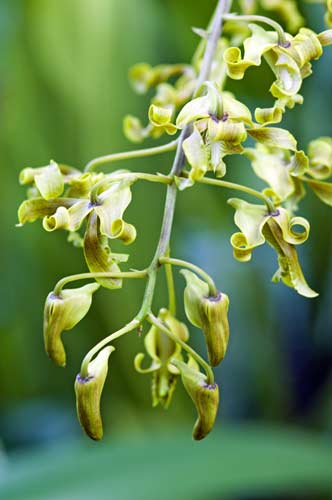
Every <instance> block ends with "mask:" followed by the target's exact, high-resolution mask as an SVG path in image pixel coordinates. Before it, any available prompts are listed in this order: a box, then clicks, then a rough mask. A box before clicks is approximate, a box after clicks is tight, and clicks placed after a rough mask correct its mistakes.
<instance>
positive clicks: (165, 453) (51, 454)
mask: <svg viewBox="0 0 332 500" xmlns="http://www.w3.org/2000/svg"><path fill="white" fill-rule="evenodd" d="M184 434H185V432H181V430H180V429H177V430H174V429H173V430H172V431H171V432H169V434H162V433H161V434H160V433H155V432H153V433H152V435H151V434H150V435H147V436H146V437H145V438H140V439H138V438H137V437H134V438H130V436H128V438H126V439H121V440H114V441H112V442H110V443H108V442H107V441H106V442H104V443H102V444H100V445H98V448H96V447H95V446H91V445H90V446H88V445H81V444H72V445H70V444H67V445H65V446H63V447H61V448H54V447H53V448H51V449H50V450H47V451H39V452H38V453H34V454H30V455H29V456H25V457H24V456H22V457H17V458H16V459H15V461H13V463H12V464H11V465H10V464H9V466H8V467H7V478H6V479H5V480H4V481H2V486H0V493H1V495H2V496H3V497H4V498H8V500H23V499H24V500H38V499H42V498H52V499H54V500H58V499H59V500H60V499H63V498H73V499H76V498H80V499H81V500H85V499H89V498H91V496H94V497H96V498H105V497H107V498H109V499H111V500H113V499H114V500H126V499H130V498H132V497H133V490H134V491H135V498H137V499H146V498H149V499H150V498H151V499H153V498H160V499H161V500H169V499H170V498H173V499H174V500H186V499H188V500H191V499H193V500H196V499H197V500H199V499H201V498H206V499H209V498H216V497H217V498H230V497H233V495H241V494H242V495H243V494H248V493H249V494H252V495H253V496H254V498H260V497H261V496H262V498H264V497H265V498H266V492H267V491H268V492H269V494H270V495H273V494H276V495H281V494H283V493H284V494H290V493H297V494H299V495H305V494H306V495H308V494H310V493H312V494H313V495H314V498H318V494H319V493H322V494H324V493H327V492H330V491H331V489H332V478H331V459H332V455H331V447H330V443H326V442H325V441H323V440H322V439H320V438H317V436H315V435H314V434H305V433H300V432H294V431H291V430H284V431H280V430H278V429H273V428H268V427H266V428H264V427H263V428H256V427H254V426H253V427H250V426H248V427H239V428H236V427H226V428H225V429H224V430H223V431H221V432H216V433H215V434H214V436H213V438H212V437H211V438H210V439H207V440H206V441H205V442H204V443H201V444H200V445H199V449H198V445H197V444H195V443H194V442H191V441H190V440H188V439H187V438H186V437H185V436H184ZM161 450H162V452H161ZM170 478H171V480H170ZM128 479H130V482H129V481H128Z"/></svg>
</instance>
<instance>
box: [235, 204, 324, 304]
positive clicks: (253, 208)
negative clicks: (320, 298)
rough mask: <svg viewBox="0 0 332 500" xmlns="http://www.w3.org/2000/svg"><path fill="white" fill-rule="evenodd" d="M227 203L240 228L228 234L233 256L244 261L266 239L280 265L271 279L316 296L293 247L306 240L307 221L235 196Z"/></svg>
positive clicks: (305, 293)
mask: <svg viewBox="0 0 332 500" xmlns="http://www.w3.org/2000/svg"><path fill="white" fill-rule="evenodd" d="M228 203H229V204H230V205H231V206H232V207H233V208H235V216H234V220H235V224H236V225H237V226H238V227H239V229H240V230H241V232H238V233H235V234H233V236H232V237H231V244H232V246H233V251H234V257H235V258H236V259H237V260H239V261H240V262H247V261H249V260H250V259H251V254H252V251H253V250H254V249H255V248H256V247H258V246H260V245H263V244H264V243H265V241H267V242H268V243H269V244H270V245H271V246H272V247H273V248H274V249H275V250H276V252H277V255H278V261H279V266H280V267H279V270H278V271H277V273H276V274H275V276H274V281H276V280H280V279H281V280H282V281H283V282H284V283H285V284H286V285H288V286H290V287H292V288H294V289H295V290H296V291H297V292H298V293H299V294H300V295H304V296H305V297H316V296H317V293H316V292H314V291H313V290H312V289H311V288H310V287H309V286H308V284H307V282H306V280H305V278H304V276H303V273H302V270H301V267H300V264H299V262H298V257H297V252H296V249H295V246H296V245H300V244H301V243H304V242H305V241H306V240H307V238H308V236H309V230H310V225H309V222H308V221H307V220H306V219H304V218H303V217H291V216H290V215H289V214H288V212H287V210H285V209H284V208H282V207H279V208H278V209H277V210H276V212H275V213H268V212H267V211H266V207H264V206H261V205H254V204H251V203H247V202H246V201H244V200H241V199H238V198H232V199H230V200H228ZM296 227H301V228H302V231H301V232H299V231H296V230H295V228H296Z"/></svg>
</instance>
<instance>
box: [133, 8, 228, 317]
mask: <svg viewBox="0 0 332 500" xmlns="http://www.w3.org/2000/svg"><path fill="white" fill-rule="evenodd" d="M230 4H231V2H230V1H229V0H219V1H218V4H217V7H216V10H215V13H214V16H213V19H212V22H211V30H210V33H209V36H208V39H207V42H206V48H205V52H204V57H203V61H202V64H201V69H200V73H199V76H198V79H197V82H196V88H195V91H194V93H193V94H195V92H196V91H197V89H199V88H200V87H201V85H202V83H203V82H204V81H205V80H208V79H209V75H210V73H211V68H212V64H213V59H214V55H215V52H216V49H217V45H218V41H219V38H220V36H221V32H222V19H223V15H224V14H225V13H226V12H228V10H229V8H230ZM190 129H191V125H187V126H186V127H185V128H184V129H183V130H182V132H181V134H180V136H179V139H178V142H177V149H176V154H175V158H174V162H173V165H172V168H171V171H170V176H178V175H179V174H180V172H181V170H182V168H183V163H184V152H183V148H182V144H183V141H184V140H185V138H186V137H187V135H188V133H189V131H190ZM176 197H177V188H176V185H175V184H174V182H173V183H172V184H170V185H169V186H168V187H167V194H166V202H165V208H164V217H163V222H162V227H161V233H160V238H159V242H158V245H157V249H156V252H155V255H154V257H153V259H152V262H151V264H150V266H149V280H148V283H147V286H146V289H145V294H144V299H143V303H142V307H141V310H140V312H139V313H138V316H137V319H139V320H140V321H143V320H144V319H145V318H146V317H147V315H148V314H149V313H150V312H151V305H152V300H153V295H154V290H155V286H156V279H157V271H158V268H159V266H160V263H159V259H160V258H161V257H163V256H165V255H166V253H167V250H168V248H169V242H170V238H171V232H172V225H173V220H174V212H175V203H176Z"/></svg>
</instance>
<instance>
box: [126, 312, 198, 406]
mask: <svg viewBox="0 0 332 500" xmlns="http://www.w3.org/2000/svg"><path fill="white" fill-rule="evenodd" d="M159 318H160V320H161V321H162V322H163V323H164V324H165V326H167V328H168V329H169V330H170V331H171V332H172V333H173V335H175V336H176V337H177V338H179V339H180V340H182V341H183V342H186V341H187V340H188V338H189V333H188V329H187V327H186V325H185V324H184V323H181V322H180V321H178V320H177V319H176V318H175V317H174V316H172V315H171V313H170V312H169V311H168V310H167V309H161V310H160V312H159ZM144 345H145V349H146V351H147V353H148V355H149V356H150V358H151V360H152V362H151V365H150V367H149V368H142V361H143V359H144V357H145V355H144V354H143V353H139V354H137V356H136V358H135V369H136V370H137V371H138V372H139V373H143V374H144V373H151V374H152V404H153V406H157V405H158V404H161V405H162V406H164V407H165V408H167V407H168V406H169V404H170V402H171V399H172V395H173V392H174V389H175V385H176V381H177V378H178V375H179V371H178V369H177V368H176V367H175V366H174V365H173V364H172V363H171V359H180V360H181V359H182V355H181V347H180V346H179V344H177V343H176V342H174V341H173V340H172V339H170V338H169V337H168V336H167V334H166V333H164V332H163V331H161V330H160V329H159V328H158V327H157V326H155V325H153V326H152V327H151V328H150V330H149V332H148V333H147V334H146V336H145V338H144Z"/></svg>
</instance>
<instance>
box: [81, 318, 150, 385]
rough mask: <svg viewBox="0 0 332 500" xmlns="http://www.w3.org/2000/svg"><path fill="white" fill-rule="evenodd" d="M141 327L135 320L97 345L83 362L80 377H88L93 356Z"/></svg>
mask: <svg viewBox="0 0 332 500" xmlns="http://www.w3.org/2000/svg"><path fill="white" fill-rule="evenodd" d="M139 325H140V323H139V321H137V320H136V319H133V320H132V321H131V322H130V323H128V324H127V325H126V326H124V327H123V328H121V329H120V330H118V331H117V332H115V333H112V334H111V335H109V336H108V337H105V338H104V339H103V340H101V341H100V342H99V343H98V344H96V345H95V346H94V347H93V348H92V349H91V350H90V351H89V352H88V353H87V354H86V356H85V358H84V359H83V361H82V365H81V370H80V376H81V377H82V378H86V377H87V376H88V368H89V363H90V361H91V360H92V358H93V356H94V355H95V354H97V352H99V351H100V349H102V348H103V347H105V346H106V345H107V344H109V343H110V342H113V340H115V339H118V338H119V337H122V336H123V335H126V333H129V332H132V331H133V330H135V328H138V327H139Z"/></svg>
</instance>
